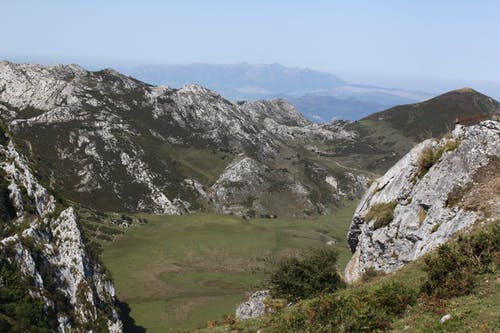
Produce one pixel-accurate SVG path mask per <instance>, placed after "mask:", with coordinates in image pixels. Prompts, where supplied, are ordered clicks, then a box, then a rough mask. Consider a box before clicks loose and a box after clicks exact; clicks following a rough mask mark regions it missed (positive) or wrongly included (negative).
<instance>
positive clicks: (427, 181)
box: [345, 121, 500, 282]
mask: <svg viewBox="0 0 500 333" xmlns="http://www.w3.org/2000/svg"><path fill="white" fill-rule="evenodd" d="M430 147H432V150H433V151H434V153H435V154H437V155H438V157H439V159H438V160H437V161H435V163H434V164H433V165H432V166H431V167H430V169H429V170H428V172H427V173H425V174H424V175H423V176H422V173H421V172H420V174H419V171H420V170H419V162H418V160H419V156H420V155H421V154H422V152H423V151H424V150H425V149H429V148H430ZM439 153H442V156H439ZM499 157H500V123H499V122H495V121H485V122H482V123H481V124H480V125H476V126H471V127H463V126H460V125H458V126H457V127H456V128H455V130H454V131H453V132H452V133H451V135H450V136H449V137H445V138H443V139H441V140H427V141H424V142H422V143H421V144H419V145H417V146H416V147H415V148H413V149H412V150H411V151H410V152H409V153H408V154H407V155H406V156H404V157H403V158H402V159H401V160H400V161H399V162H398V163H396V165H394V166H393V167H392V168H391V169H390V170H389V171H387V173H386V174H385V175H384V176H383V177H382V178H380V179H379V180H378V181H376V182H374V183H373V184H372V185H371V187H370V188H369V190H368V191H367V192H366V194H365V195H364V197H363V199H362V200H361V202H360V203H359V205H358V207H357V208H356V211H355V213H354V216H353V219H352V223H351V226H350V229H349V233H348V242H349V246H350V248H351V251H352V252H353V257H352V258H351V260H350V261H349V263H348V265H347V267H346V271H345V278H346V280H347V281H348V282H354V281H356V280H358V279H359V278H360V277H361V275H362V274H363V273H364V272H365V271H366V269H367V268H373V269H375V270H377V271H383V272H392V271H394V270H397V269H398V268H400V267H402V266H403V265H404V264H405V263H407V262H410V261H412V260H415V259H417V258H418V257H420V256H422V255H423V254H425V253H428V252H429V251H431V250H433V249H435V248H436V247H438V246H439V245H441V244H443V243H445V242H447V241H448V240H449V239H450V238H451V237H453V235H455V234H456V233H457V232H458V231H460V230H463V229H465V228H468V227H470V226H471V225H473V224H474V223H475V222H476V221H485V222H487V221H490V220H494V219H495V218H498V217H499V216H500V210H499V209H497V208H496V207H500V206H499V205H500V198H499V197H498V195H497V194H495V193H494V192H491V193H481V192H488V191H490V190H491V189H490V190H489V189H488V186H489V185H488V183H491V182H498V180H499V178H498V169H497V166H498V160H499ZM482 173H485V174H486V176H481V174H482ZM460 188H466V189H467V191H466V194H467V193H468V192H474V191H476V192H477V193H478V194H480V195H482V196H483V197H484V198H487V199H488V200H485V201H484V202H482V203H481V205H483V206H485V205H486V206H489V212H488V213H487V214H485V211H484V209H488V207H485V208H484V209H483V208H481V209H476V208H470V205H469V207H464V206H463V205H454V204H452V203H450V200H449V198H450V196H451V195H453V194H454V193H456V191H457V189H460ZM491 191H492V190H491ZM389 202H393V203H395V204H396V206H395V209H394V212H393V219H392V221H391V222H390V223H389V224H388V225H386V226H382V227H380V228H378V229H377V228H375V227H374V221H367V220H366V215H367V213H368V212H369V211H370V209H371V208H372V207H373V206H374V205H376V204H379V203H389Z"/></svg>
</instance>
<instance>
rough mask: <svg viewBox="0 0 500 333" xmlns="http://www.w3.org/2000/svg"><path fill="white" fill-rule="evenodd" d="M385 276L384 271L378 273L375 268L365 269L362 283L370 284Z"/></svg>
mask: <svg viewBox="0 0 500 333" xmlns="http://www.w3.org/2000/svg"><path fill="white" fill-rule="evenodd" d="M382 275H384V272H383V271H377V270H376V269H375V268H373V267H368V268H366V269H365V272H364V273H363V275H362V276H361V281H363V282H370V281H371V280H373V279H375V278H377V277H379V276H382Z"/></svg>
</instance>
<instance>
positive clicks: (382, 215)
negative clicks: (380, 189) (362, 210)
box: [365, 201, 397, 229]
mask: <svg viewBox="0 0 500 333" xmlns="http://www.w3.org/2000/svg"><path fill="white" fill-rule="evenodd" d="M396 206H397V202H395V201H391V202H385V203H378V204H374V205H372V206H371V207H370V210H369V211H368V212H367V213H366V215H365V220H366V221H371V220H375V222H374V223H373V227H374V228H375V229H379V228H382V227H385V226H386V225H388V224H389V223H391V221H392V219H393V218H394V209H395V208H396Z"/></svg>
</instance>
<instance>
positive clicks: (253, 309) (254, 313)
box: [236, 290, 269, 319]
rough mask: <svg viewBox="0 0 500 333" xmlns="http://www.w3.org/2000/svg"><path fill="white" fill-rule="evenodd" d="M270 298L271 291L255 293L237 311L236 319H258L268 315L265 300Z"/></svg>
mask: <svg viewBox="0 0 500 333" xmlns="http://www.w3.org/2000/svg"><path fill="white" fill-rule="evenodd" d="M268 297H269V290H259V291H256V292H255V293H253V294H252V295H251V296H250V297H249V298H248V301H246V302H244V303H241V304H240V305H239V306H238V308H237V309H236V317H237V318H240V319H249V318H257V317H260V316H262V315H264V314H265V313H266V304H265V302H264V301H265V300H266V299H267V298H268Z"/></svg>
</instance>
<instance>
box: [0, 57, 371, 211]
mask: <svg viewBox="0 0 500 333" xmlns="http://www.w3.org/2000/svg"><path fill="white" fill-rule="evenodd" d="M0 117H2V118H3V119H4V121H5V122H6V123H7V124H8V126H9V128H10V129H11V130H12V131H13V132H14V134H15V135H14V137H15V140H16V144H17V145H18V147H19V149H21V150H22V151H23V152H24V153H25V154H26V155H27V156H30V158H32V159H33V160H34V161H35V163H36V169H37V170H38V172H39V176H40V178H41V179H42V180H43V181H44V182H46V183H47V184H48V185H49V186H50V187H51V188H53V189H55V190H57V191H58V192H60V193H62V194H63V195H64V196H65V197H67V198H69V199H71V200H74V201H76V202H79V203H83V204H85V205H89V206H92V207H95V208H97V209H100V210H103V211H149V212H153V213H157V214H183V213H185V212H188V211H193V210H198V209H207V210H216V211H223V212H233V213H236V214H240V215H245V214H247V213H249V212H250V213H255V214H277V213H279V214H280V215H283V214H285V215H291V216H304V215H311V214H324V213H328V212H329V211H331V209H334V206H335V204H336V203H337V204H338V203H339V202H340V201H342V200H344V199H346V198H353V197H356V196H357V195H358V194H360V191H359V189H360V188H361V189H363V188H364V185H365V184H366V177H363V176H362V174H361V175H360V174H359V173H358V174H356V175H354V174H352V173H351V174H347V173H346V170H345V169H343V168H338V167H337V166H335V165H334V164H333V163H331V161H330V159H331V158H330V157H329V156H322V157H321V158H318V153H317V152H318V151H320V150H321V149H322V147H323V146H325V145H330V144H333V143H334V142H344V143H346V142H351V141H353V140H355V138H356V134H355V133H354V132H352V131H348V130H346V129H345V123H342V122H337V123H332V124H329V125H324V124H323V125H319V124H311V123H310V122H309V121H307V120H306V119H305V118H303V117H302V115H300V113H298V112H297V110H295V108H294V107H293V106H291V105H290V104H288V103H287V102H286V101H284V100H280V99H275V100H272V101H255V102H239V103H231V102H229V101H227V100H226V99H224V98H222V97H221V96H220V95H218V94H216V93H214V92H212V91H210V90H208V89H206V88H203V87H201V86H199V85H186V86H184V87H182V88H180V89H171V88H168V87H164V86H158V87H156V86H151V85H148V84H146V83H143V82H140V81H138V80H135V79H133V78H130V77H127V76H125V75H122V74H120V73H118V72H116V71H113V70H102V71H98V72H89V71H86V70H84V69H83V68H81V67H79V66H77V65H69V66H63V65H55V66H38V65H31V64H13V63H10V62H6V61H4V62H0ZM241 160H243V161H249V160H252V161H253V162H252V163H244V164H241V163H240V161H241ZM243 166H244V167H245V168H246V169H247V170H246V171H247V172H248V173H252V174H256V175H260V176H262V174H263V173H265V177H260V176H259V177H257V178H258V179H260V180H261V181H262V183H253V182H252V181H246V182H245V184H242V183H241V182H240V181H238V182H233V181H228V179H227V175H228V174H231V173H232V172H233V171H234V168H235V167H236V168H240V167H243ZM318 170H320V171H321V172H320V173H319V174H318V173H316V171H318ZM56 175H57V176H56ZM327 177H330V178H328V179H335V180H336V184H337V185H338V186H337V187H334V186H331V185H330V183H331V182H330V183H328V182H327V181H326V179H327ZM257 178H255V179H257ZM242 186H243V188H245V189H246V192H245V195H240V193H242V192H241V191H240V189H241V188H242ZM249 189H254V191H248V190H249ZM256 191H266V193H268V194H269V196H271V197H272V198H271V200H269V197H268V198H267V199H266V200H265V201H264V202H260V201H259V200H256V198H258V197H260V194H261V193H262V192H256ZM286 192H288V193H292V195H291V197H290V196H288V197H287V195H286ZM285 197H286V198H285ZM270 201H271V202H273V203H274V205H268V204H267V203H268V202H270ZM280 202H289V203H290V204H289V205H288V206H287V207H284V208H283V209H281V207H282V206H283V205H281V204H280ZM221 206H225V207H224V208H221Z"/></svg>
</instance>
